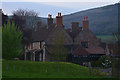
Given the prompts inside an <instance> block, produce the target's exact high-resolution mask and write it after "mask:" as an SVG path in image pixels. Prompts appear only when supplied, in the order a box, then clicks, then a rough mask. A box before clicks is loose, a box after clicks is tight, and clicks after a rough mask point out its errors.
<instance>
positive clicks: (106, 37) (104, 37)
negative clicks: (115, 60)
mask: <svg viewBox="0 0 120 80" xmlns="http://www.w3.org/2000/svg"><path fill="white" fill-rule="evenodd" d="M96 36H97V38H99V39H101V41H102V42H105V43H114V42H115V41H116V39H115V37H114V36H113V35H96Z"/></svg>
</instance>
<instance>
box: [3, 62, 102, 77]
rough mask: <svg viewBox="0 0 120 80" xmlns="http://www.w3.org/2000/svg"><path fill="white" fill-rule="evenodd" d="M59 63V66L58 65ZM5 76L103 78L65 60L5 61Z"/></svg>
mask: <svg viewBox="0 0 120 80" xmlns="http://www.w3.org/2000/svg"><path fill="white" fill-rule="evenodd" d="M58 65H59V66H58ZM2 69H3V71H2V74H3V75H2V77H3V78H101V77H103V76H96V75H90V74H89V69H88V68H87V67H84V66H80V65H77V64H73V63H65V62H59V63H58V62H32V61H13V60H11V61H10V60H9V61H5V60H4V61H3V63H2Z"/></svg>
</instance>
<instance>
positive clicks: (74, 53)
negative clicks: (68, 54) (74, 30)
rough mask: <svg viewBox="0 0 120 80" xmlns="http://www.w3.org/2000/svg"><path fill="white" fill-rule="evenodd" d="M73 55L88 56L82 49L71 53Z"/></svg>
mask: <svg viewBox="0 0 120 80" xmlns="http://www.w3.org/2000/svg"><path fill="white" fill-rule="evenodd" d="M72 54H73V55H88V54H89V53H88V52H87V51H86V50H85V49H84V48H82V47H78V48H77V49H76V50H75V51H74V52H73V53H72Z"/></svg>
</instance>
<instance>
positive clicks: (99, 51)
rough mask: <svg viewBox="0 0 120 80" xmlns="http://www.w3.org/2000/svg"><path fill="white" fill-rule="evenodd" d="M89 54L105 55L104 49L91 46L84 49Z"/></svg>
mask: <svg viewBox="0 0 120 80" xmlns="http://www.w3.org/2000/svg"><path fill="white" fill-rule="evenodd" d="M85 50H86V51H87V52H89V54H105V52H104V49H103V48H102V47H100V46H91V47H89V48H85Z"/></svg>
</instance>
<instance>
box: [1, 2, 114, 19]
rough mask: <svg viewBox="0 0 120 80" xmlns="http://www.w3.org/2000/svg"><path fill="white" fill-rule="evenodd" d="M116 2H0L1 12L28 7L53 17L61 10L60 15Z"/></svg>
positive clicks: (8, 12) (42, 14)
mask: <svg viewBox="0 0 120 80" xmlns="http://www.w3.org/2000/svg"><path fill="white" fill-rule="evenodd" d="M114 3H116V2H2V9H3V12H4V13H6V14H8V15H11V14H12V11H14V10H17V9H20V8H21V9H30V10H34V11H36V12H38V13H39V16H41V17H46V16H47V15H48V14H52V15H53V17H55V16H56V15H57V13H58V12H61V13H62V15H67V14H70V13H74V12H78V11H82V10H87V9H91V8H96V7H101V6H105V5H110V4H114Z"/></svg>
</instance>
